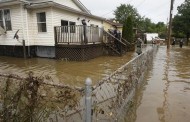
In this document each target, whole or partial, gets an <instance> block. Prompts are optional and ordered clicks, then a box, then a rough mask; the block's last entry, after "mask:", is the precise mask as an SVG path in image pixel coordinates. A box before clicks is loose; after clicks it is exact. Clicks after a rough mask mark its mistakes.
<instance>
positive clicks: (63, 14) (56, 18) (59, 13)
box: [53, 8, 102, 27]
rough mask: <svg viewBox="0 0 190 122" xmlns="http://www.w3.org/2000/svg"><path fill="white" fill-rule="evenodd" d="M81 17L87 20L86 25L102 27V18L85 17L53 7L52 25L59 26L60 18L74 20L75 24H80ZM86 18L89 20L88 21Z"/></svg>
mask: <svg viewBox="0 0 190 122" xmlns="http://www.w3.org/2000/svg"><path fill="white" fill-rule="evenodd" d="M77 18H80V19H79V20H77ZM82 19H86V20H87V26H90V25H91V24H94V25H98V27H102V20H99V19H94V18H91V17H86V16H83V15H78V14H75V13H71V12H68V11H64V10H61V9H56V8H54V9H53V25H54V26H61V20H67V21H72V22H75V23H76V25H82V23H81V20H82ZM88 20H90V21H89V22H88Z"/></svg>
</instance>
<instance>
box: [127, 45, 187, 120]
mask: <svg viewBox="0 0 190 122" xmlns="http://www.w3.org/2000/svg"><path fill="white" fill-rule="evenodd" d="M124 121H125V122H190V48H189V47H184V48H178V47H172V48H171V50H170V51H167V49H166V47H160V48H159V50H158V53H157V55H156V56H155V59H154V63H153V69H152V70H150V71H149V73H148V75H147V78H145V82H144V84H143V86H142V87H141V88H140V89H138V91H137V93H136V95H135V98H134V104H133V106H132V107H131V108H130V109H129V111H128V112H127V113H125V117H124Z"/></svg>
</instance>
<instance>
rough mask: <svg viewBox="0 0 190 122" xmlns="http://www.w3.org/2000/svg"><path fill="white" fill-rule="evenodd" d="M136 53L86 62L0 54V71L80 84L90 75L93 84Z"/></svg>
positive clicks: (103, 57)
mask: <svg viewBox="0 0 190 122" xmlns="http://www.w3.org/2000/svg"><path fill="white" fill-rule="evenodd" d="M136 55H137V54H135V53H134V52H128V53H127V54H126V55H124V56H122V57H115V56H102V57H99V58H96V59H92V60H89V61H86V62H66V61H61V60H54V59H45V58H32V59H26V60H24V59H22V58H12V57H2V56H1V57H0V73H13V74H17V75H20V76H25V75H26V74H27V73H28V72H29V71H33V72H34V74H35V75H37V76H41V75H43V76H45V75H49V76H51V77H52V79H53V81H54V82H61V83H64V84H69V85H75V86H82V85H84V81H85V79H86V78H87V77H90V78H91V79H92V80H93V83H94V84H95V83H96V81H98V80H100V79H102V78H103V77H105V76H107V75H109V74H111V73H112V72H113V71H115V70H116V69H117V68H119V67H120V66H121V65H123V64H125V63H126V62H128V61H129V60H131V59H132V58H133V57H134V56H136Z"/></svg>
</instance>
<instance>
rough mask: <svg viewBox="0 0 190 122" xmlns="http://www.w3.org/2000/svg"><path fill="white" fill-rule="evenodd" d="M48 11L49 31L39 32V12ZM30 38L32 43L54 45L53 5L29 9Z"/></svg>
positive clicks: (47, 26)
mask: <svg viewBox="0 0 190 122" xmlns="http://www.w3.org/2000/svg"><path fill="white" fill-rule="evenodd" d="M41 12H45V13H46V28H47V32H38V25H37V15H36V14H37V13H41ZM28 18H29V19H28V24H29V39H30V40H32V41H30V43H31V45H41V46H42V45H43V46H54V44H55V42H54V38H53V37H54V30H53V25H52V9H51V7H48V8H43V9H35V10H29V11H28Z"/></svg>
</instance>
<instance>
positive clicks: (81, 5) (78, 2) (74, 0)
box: [72, 0, 91, 14]
mask: <svg viewBox="0 0 190 122" xmlns="http://www.w3.org/2000/svg"><path fill="white" fill-rule="evenodd" d="M72 1H73V2H74V3H75V4H76V5H78V7H79V8H80V9H82V10H83V11H85V12H87V13H89V14H91V13H90V11H89V10H88V9H87V8H86V7H85V6H84V5H83V4H82V3H81V2H80V0H72Z"/></svg>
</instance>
